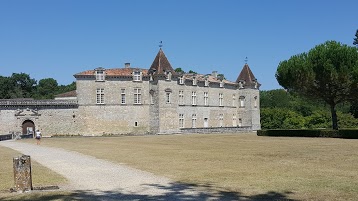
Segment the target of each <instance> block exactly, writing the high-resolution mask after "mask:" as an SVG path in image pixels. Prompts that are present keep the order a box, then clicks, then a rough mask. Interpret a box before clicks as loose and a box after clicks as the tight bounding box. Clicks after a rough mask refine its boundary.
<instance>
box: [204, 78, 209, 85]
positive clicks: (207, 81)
mask: <svg viewBox="0 0 358 201" xmlns="http://www.w3.org/2000/svg"><path fill="white" fill-rule="evenodd" d="M204 86H205V87H208V86H209V80H208V78H205V82H204Z"/></svg>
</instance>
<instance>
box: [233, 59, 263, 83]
mask: <svg viewBox="0 0 358 201" xmlns="http://www.w3.org/2000/svg"><path fill="white" fill-rule="evenodd" d="M236 82H237V83H239V82H244V83H245V84H244V85H245V86H255V85H256V84H257V86H260V84H259V83H258V82H257V79H256V78H255V76H254V74H253V73H252V71H251V69H250V67H249V65H248V64H245V65H244V67H243V68H242V70H241V72H240V75H239V76H238V77H237V79H236Z"/></svg>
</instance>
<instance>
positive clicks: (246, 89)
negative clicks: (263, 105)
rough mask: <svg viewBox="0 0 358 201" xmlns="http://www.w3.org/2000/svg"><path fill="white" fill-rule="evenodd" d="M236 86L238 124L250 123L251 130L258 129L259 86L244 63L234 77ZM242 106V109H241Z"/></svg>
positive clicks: (259, 125)
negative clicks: (235, 77)
mask: <svg viewBox="0 0 358 201" xmlns="http://www.w3.org/2000/svg"><path fill="white" fill-rule="evenodd" d="M236 82H237V83H238V84H239V86H238V89H239V90H238V93H239V94H238V96H239V107H238V116H239V124H240V121H242V124H243V125H252V130H260V129H261V124H260V92H259V87H260V86H261V84H260V83H258V81H257V79H256V78H255V76H254V74H253V73H252V71H251V69H250V67H249V65H248V64H247V63H245V65H244V67H243V68H242V70H241V72H240V74H239V76H238V77H237V79H236ZM243 108H244V109H243Z"/></svg>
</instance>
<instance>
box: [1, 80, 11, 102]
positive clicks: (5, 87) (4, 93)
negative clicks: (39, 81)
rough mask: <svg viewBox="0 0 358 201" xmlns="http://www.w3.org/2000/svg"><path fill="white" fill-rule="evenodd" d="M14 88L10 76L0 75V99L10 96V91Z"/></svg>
mask: <svg viewBox="0 0 358 201" xmlns="http://www.w3.org/2000/svg"><path fill="white" fill-rule="evenodd" d="M13 89H14V86H13V84H12V81H11V79H10V77H3V76H0V99H8V98H11V96H10V92H11V91H12V90H13Z"/></svg>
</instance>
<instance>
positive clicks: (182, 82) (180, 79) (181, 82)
mask: <svg viewBox="0 0 358 201" xmlns="http://www.w3.org/2000/svg"><path fill="white" fill-rule="evenodd" d="M179 84H184V77H183V76H181V77H179Z"/></svg>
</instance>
